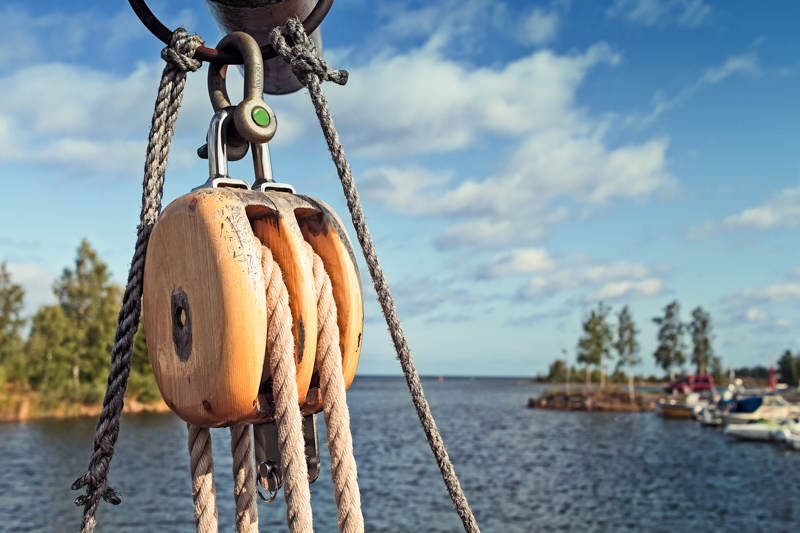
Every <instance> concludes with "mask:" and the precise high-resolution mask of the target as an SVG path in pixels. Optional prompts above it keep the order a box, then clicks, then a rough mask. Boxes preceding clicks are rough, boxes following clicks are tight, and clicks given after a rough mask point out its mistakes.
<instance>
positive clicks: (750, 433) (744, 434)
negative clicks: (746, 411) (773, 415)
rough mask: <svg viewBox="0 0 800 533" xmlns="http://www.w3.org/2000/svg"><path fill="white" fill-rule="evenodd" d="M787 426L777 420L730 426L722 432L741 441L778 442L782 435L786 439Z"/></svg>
mask: <svg viewBox="0 0 800 533" xmlns="http://www.w3.org/2000/svg"><path fill="white" fill-rule="evenodd" d="M784 428H785V425H784V424H783V423H781V422H779V421H777V420H767V419H763V420H758V421H755V422H750V423H745V424H728V425H727V426H725V429H724V430H723V431H722V432H723V433H725V434H726V435H731V436H733V437H736V438H737V439H741V440H756V441H770V440H776V438H777V435H778V434H779V433H780V434H781V435H782V436H783V437H785V434H784V433H783V432H784Z"/></svg>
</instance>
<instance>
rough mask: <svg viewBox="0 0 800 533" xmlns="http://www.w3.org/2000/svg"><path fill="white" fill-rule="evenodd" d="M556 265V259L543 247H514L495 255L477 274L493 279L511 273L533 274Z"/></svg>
mask: <svg viewBox="0 0 800 533" xmlns="http://www.w3.org/2000/svg"><path fill="white" fill-rule="evenodd" d="M556 265H557V261H556V260H555V259H554V258H553V257H552V256H551V255H550V254H549V253H548V252H547V250H545V249H544V248H524V249H516V250H511V251H510V252H505V253H502V254H499V255H498V256H496V257H495V258H494V259H493V260H492V261H491V262H490V263H489V264H488V265H485V266H484V267H482V268H481V269H480V270H479V272H478V276H479V277H480V278H484V279H493V278H499V277H504V276H508V275H513V274H534V273H537V272H546V271H548V270H552V269H554V268H555V267H556Z"/></svg>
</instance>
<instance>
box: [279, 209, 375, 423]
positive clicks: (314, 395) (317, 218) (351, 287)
mask: <svg viewBox="0 0 800 533" xmlns="http://www.w3.org/2000/svg"><path fill="white" fill-rule="evenodd" d="M295 198H296V199H297V200H300V199H302V200H304V201H306V202H307V203H308V204H309V205H310V206H312V207H313V209H309V208H308V207H303V208H298V209H296V210H295V215H296V216H297V221H298V223H299V224H300V229H301V231H302V232H303V237H304V238H305V240H306V241H307V242H308V243H309V244H311V247H312V248H313V249H314V252H315V253H316V254H317V255H319V256H320V258H321V259H322V262H323V263H324V264H325V271H326V272H327V273H328V276H330V278H331V287H332V291H333V299H334V301H335V302H336V319H337V324H338V326H339V348H340V350H341V352H342V375H343V377H344V384H345V388H348V389H349V388H350V384H351V383H352V382H353V378H354V377H355V375H356V368H357V367H358V359H359V355H360V354H361V340H362V338H361V337H362V334H363V331H364V299H363V293H362V290H361V276H360V274H359V272H358V263H357V262H356V257H355V253H354V250H353V246H352V244H351V243H350V239H349V238H348V237H347V233H346V232H345V230H344V225H343V224H342V221H341V220H340V219H339V217H338V216H337V215H336V213H335V212H334V211H333V209H331V208H330V207H329V206H328V205H327V204H326V203H324V202H323V201H321V200H319V199H316V198H311V197H309V196H296V197H295ZM297 200H296V201H297ZM317 383H318V379H316V376H314V377H312V388H311V390H310V391H309V394H308V396H307V398H306V403H305V404H304V405H303V406H302V409H303V412H304V414H310V413H313V412H317V411H319V410H320V409H321V408H322V403H321V398H320V396H319V389H317V388H316V387H315V385H317Z"/></svg>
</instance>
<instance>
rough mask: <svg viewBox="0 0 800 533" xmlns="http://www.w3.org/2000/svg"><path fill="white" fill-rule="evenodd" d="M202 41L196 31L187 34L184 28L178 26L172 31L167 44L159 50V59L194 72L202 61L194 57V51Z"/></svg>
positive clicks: (185, 70)
mask: <svg viewBox="0 0 800 533" xmlns="http://www.w3.org/2000/svg"><path fill="white" fill-rule="evenodd" d="M203 42H204V41H203V39H202V38H201V37H200V36H199V35H197V34H196V33H195V34H192V35H189V33H188V32H187V31H186V30H185V29H183V28H178V29H177V30H175V31H174V32H173V33H172V39H170V43H169V46H165V47H164V49H163V50H161V59H163V60H164V61H166V62H167V63H170V64H172V65H175V66H176V67H178V68H179V69H181V70H183V71H184V72H195V71H197V69H199V68H200V67H201V66H202V64H203V62H202V61H200V60H199V59H195V58H194V52H195V50H197V48H198V47H199V46H202V45H203Z"/></svg>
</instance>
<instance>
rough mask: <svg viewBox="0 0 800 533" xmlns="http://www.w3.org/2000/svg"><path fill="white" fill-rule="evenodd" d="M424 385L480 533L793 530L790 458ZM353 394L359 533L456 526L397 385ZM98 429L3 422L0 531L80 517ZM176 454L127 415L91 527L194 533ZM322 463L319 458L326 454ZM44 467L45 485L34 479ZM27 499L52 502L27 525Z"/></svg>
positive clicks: (659, 422)
mask: <svg viewBox="0 0 800 533" xmlns="http://www.w3.org/2000/svg"><path fill="white" fill-rule="evenodd" d="M423 385H424V386H425V390H426V392H427V393H428V397H429V400H430V403H431V408H432V410H433V412H434V415H435V416H436V417H437V421H438V422H439V425H440V429H441V431H442V434H443V436H444V438H445V439H447V440H448V442H450V443H451V444H449V446H448V452H449V453H450V456H451V458H452V459H453V461H454V463H455V464H456V466H457V468H458V469H459V474H460V477H461V482H462V484H463V485H464V488H465V490H466V491H468V493H469V494H471V495H472V496H471V497H470V504H471V505H472V506H473V509H474V510H475V513H476V517H477V519H478V521H479V523H480V524H481V528H482V530H483V531H487V532H493V531H507V532H511V533H529V532H530V531H534V530H535V531H543V532H550V531H578V530H580V531H588V532H608V531H640V532H653V533H660V532H664V533H667V532H674V531H710V530H717V529H729V530H732V531H789V530H792V529H793V528H794V527H795V523H796V521H797V520H798V519H800V516H799V511H798V508H797V501H800V453H796V452H793V451H789V450H787V449H786V448H784V447H779V446H773V445H765V444H758V443H747V442H744V441H738V440H737V439H734V438H732V437H727V436H725V435H723V434H721V432H720V431H719V430H715V429H713V428H708V427H703V425H702V424H699V423H694V422H689V421H684V420H671V419H664V418H662V417H659V416H655V415H654V414H653V413H610V412H578V411H573V412H567V411H555V410H543V409H527V408H526V407H525V402H526V401H527V399H528V398H530V397H531V396H536V395H540V394H542V393H544V391H545V390H546V388H547V387H546V386H542V385H531V384H519V382H518V381H517V380H516V379H456V378H450V377H445V379H444V380H443V381H442V382H441V383H439V381H438V379H437V378H428V379H423ZM349 396H350V397H351V399H352V405H353V409H352V421H353V422H352V423H353V440H354V448H355V453H356V457H357V459H358V464H359V483H360V484H361V487H362V499H363V509H364V516H365V521H366V523H367V524H368V531H374V532H386V533H390V532H397V531H426V532H434V533H438V532H442V533H444V532H452V531H457V530H458V529H459V527H460V524H459V522H458V517H457V516H455V514H454V513H453V512H452V504H451V502H450V501H449V498H448V496H447V493H446V491H445V489H444V485H443V483H442V481H441V477H440V476H439V473H438V471H437V469H436V466H435V464H433V462H432V461H430V460H429V458H428V454H429V453H430V452H429V451H428V450H427V443H426V442H425V437H424V435H422V433H421V432H420V431H419V421H418V420H417V419H416V415H415V414H414V410H413V407H412V406H411V404H410V402H409V400H408V392H407V391H406V390H405V383H404V380H403V378H401V377H387V378H379V377H363V376H358V377H356V379H355V380H354V382H353V386H352V387H351V389H350V393H349ZM94 423H95V420H94V419H93V418H79V419H72V420H64V421H53V420H41V421H31V422H27V423H6V424H1V425H0V453H2V454H3V457H5V458H7V461H6V462H5V466H6V475H4V476H3V477H2V478H0V516H2V517H3V518H4V522H3V524H2V525H0V531H9V532H12V531H13V532H50V531H62V530H64V529H65V528H66V526H65V524H74V523H76V522H77V521H78V520H79V519H80V509H78V508H76V507H75V506H74V505H73V504H72V499H73V498H74V493H73V492H72V491H70V490H69V485H70V483H71V482H72V481H73V478H74V473H75V471H79V470H80V469H81V468H82V467H83V463H84V462H85V449H86V447H87V446H89V445H90V443H91V441H90V439H91V434H92V428H93V427H94ZM320 430H321V432H322V431H324V426H323V425H320ZM212 438H213V440H214V447H215V450H220V451H224V450H225V449H226V447H227V446H229V444H230V437H229V433H228V432H227V431H226V430H222V429H219V430H212ZM320 441H321V442H322V443H324V442H325V438H324V435H321V436H320ZM185 446H186V425H185V424H184V423H183V422H181V421H180V420H179V419H178V418H177V417H175V416H174V415H173V414H171V413H165V414H142V415H131V416H125V417H123V421H122V432H121V434H120V443H119V450H120V454H119V457H118V458H117V462H115V463H114V466H113V469H112V483H113V484H114V486H115V488H116V489H117V490H118V491H119V492H120V493H121V494H122V497H123V503H122V504H121V505H119V506H116V507H112V506H106V507H103V508H102V509H101V510H100V513H99V515H98V516H99V518H100V520H102V526H103V531H121V532H127V531H130V532H134V531H140V530H144V529H148V528H150V529H155V530H162V531H175V532H185V533H188V532H190V531H194V524H193V521H192V504H191V500H189V499H187V498H186V497H185V496H186V491H188V490H189V483H190V480H189V478H188V476H187V475H186V473H187V472H188V469H189V464H188V457H187V454H186V452H185ZM143 450H146V452H145V451H143ZM321 453H322V461H323V463H327V461H329V458H328V456H327V448H326V447H325V446H324V445H321ZM215 467H216V470H217V471H218V472H219V473H220V475H218V476H217V491H218V494H220V496H226V495H229V494H230V493H231V491H232V490H233V489H232V483H233V482H232V480H231V479H230V476H229V475H225V474H226V473H228V472H230V468H231V459H230V457H229V456H228V457H226V454H224V453H221V454H219V458H218V459H217V460H216V461H215ZM43 472H44V473H46V482H43V483H31V482H30V480H31V479H33V478H36V477H39V478H41V475H42V473H43ZM732 488H733V489H735V490H732ZM311 490H312V502H313V505H314V509H315V513H314V518H315V523H316V524H318V525H317V526H316V529H317V530H318V531H334V530H335V529H336V513H335V509H334V502H333V498H332V495H331V494H332V487H331V481H330V477H329V475H328V473H327V472H324V471H323V472H322V474H321V475H320V477H319V479H318V480H317V481H316V482H315V483H314V484H313V485H311ZM33 499H38V500H42V501H46V502H48V503H47V505H44V506H41V507H40V508H39V512H37V513H35V514H32V515H31V514H30V513H27V512H25V509H26V508H27V507H26V506H27V505H28V503H29V502H30V501H32V500H33ZM219 506H220V515H219V516H220V531H231V530H232V528H233V501H232V498H224V497H220V498H219ZM285 511H286V507H285V503H284V502H283V499H282V498H278V499H277V500H276V501H275V502H273V503H271V504H260V505H259V518H260V528H261V530H262V531H286V523H285Z"/></svg>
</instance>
